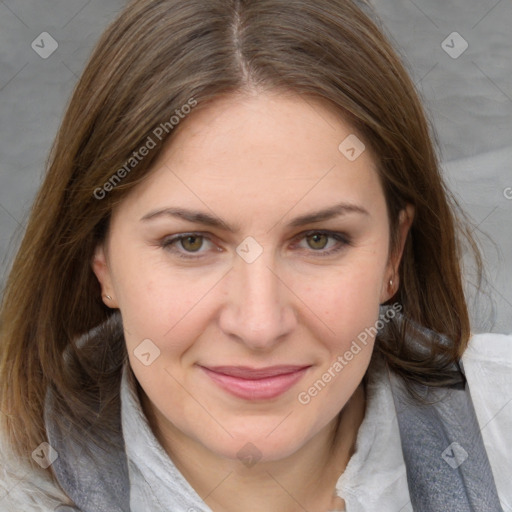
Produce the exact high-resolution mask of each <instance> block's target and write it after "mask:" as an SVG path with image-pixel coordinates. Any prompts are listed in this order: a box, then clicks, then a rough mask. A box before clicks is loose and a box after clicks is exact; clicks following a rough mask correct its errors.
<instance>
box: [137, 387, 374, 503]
mask: <svg viewBox="0 0 512 512" xmlns="http://www.w3.org/2000/svg"><path fill="white" fill-rule="evenodd" d="M141 395H142V396H141V402H142V406H143V409H144V411H145V413H146V416H147V418H148V420H149V423H150V425H151V427H152V430H153V432H154V433H155V436H156V437H157V439H158V440H159V442H160V443H161V445H162V446H163V448H164V449H165V451H166V452H167V453H168V455H169V456H170V457H171V458H172V460H173V462H174V464H175V465H176V467H177V468H178V470H179V471H180V472H181V473H182V474H183V476H184V477H185V478H186V479H187V481H188V482H189V483H190V485H191V486H192V487H193V488H194V489H195V491H196V492H197V494H198V495H199V496H201V498H202V499H203V500H204V501H205V503H206V504H207V505H208V506H209V507H210V508H211V509H212V511H214V512H239V511H240V510H244V511H246V512H257V511H258V512H259V511H261V510H266V511H268V512H278V511H279V512H296V511H297V510H304V509H305V510H308V511H310V512H325V511H326V510H334V506H335V505H336V506H339V505H342V500H339V499H337V500H336V499H335V498H334V497H333V495H334V493H335V486H336V482H337V481H338V479H339V477H340V476H341V474H342V473H343V472H344V471H345V468H346V466H347V464H348V461H349V459H350V457H351V456H352V454H353V453H354V451H355V442H356V438H357V432H358V430H359V427H360V425H361V423H362V421H363V419H364V414H365V407H366V402H365V388H364V383H363V382H361V384H360V385H359V386H358V388H357V389H356V391H355V392H354V394H353V395H352V397H351V398H350V400H349V401H348V402H347V403H346V405H345V407H344V408H343V409H342V411H341V412H340V414H339V415H337V416H336V417H335V418H333V420H332V421H331V422H329V423H328V424H327V425H326V426H325V427H324V428H323V429H322V430H320V431H319V432H318V433H317V434H316V435H315V436H314V437H313V438H311V439H310V440H309V441H308V442H307V443H305V444H304V445H303V446H302V447H301V448H300V449H299V450H297V451H296V452H294V453H293V454H292V455H290V456H288V457H286V458H284V459H280V460H275V461H266V462H258V463H257V464H255V465H254V466H251V467H245V466H244V465H243V464H240V461H239V460H233V459H226V458H222V457H219V456H217V455H216V454H214V453H212V452H211V451H210V450H208V449H207V448H205V447H204V446H203V445H201V444H200V443H197V442H196V441H194V440H191V439H190V438H188V437H187V436H185V435H184V434H183V433H182V432H180V431H179V430H177V429H176V428H175V427H174V428H173V426H172V425H170V424H169V422H165V420H164V419H163V418H159V417H158V412H155V410H154V409H153V408H152V407H151V404H150V402H149V399H148V398H147V396H146V395H145V394H144V393H143V392H141ZM161 425H165V433H164V429H162V428H160V426H161ZM197 461H200V464H198V463H197Z"/></svg>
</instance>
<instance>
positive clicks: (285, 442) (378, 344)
mask: <svg viewBox="0 0 512 512" xmlns="http://www.w3.org/2000/svg"><path fill="white" fill-rule="evenodd" d="M370 14H371V13H370V11H369V9H368V7H367V6H366V5H363V4H360V5H359V4H358V5H356V4H353V3H351V2H348V1H345V0H344V1H342V0H322V1H320V2H318V1H315V2H310V1H296V2H289V1H286V2H285V1H280V0H262V1H258V2H243V1H234V0H233V1H227V0H214V1H212V0H209V1H208V2H205V1H201V0H192V1H190V2H176V1H173V0H135V1H133V2H132V3H131V4H130V5H129V6H128V7H127V8H126V9H125V10H124V11H123V12H122V13H121V15H120V16H119V18H118V19H117V20H116V21H115V22H114V23H113V24H112V25H111V26H110V27H109V28H108V30H107V31H106V32H105V34H104V35H103V37H102V39H101V41H100V42H99V44H98V47H97V48H96V50H95V51H94V53H93V55H92V57H91V59H90V62H89V64H88V65H87V67H86V69H85V71H84V73H83V76H82V78H81V80H80V81H79V83H78V85H77V88H76V90H75V93H74V95H73V98H72V100H71V102H70V105H69V107H68V110H67V113H66V115H65V117H64V120H63V123H62V126H61V129H60V131H59V134H58V136H57V139H56V142H55V145H54V147H53V150H52V154H51V159H50V163H49V168H48V172H47V175H46V179H45V181H44V183H43V185H42V187H41V190H40V192H39V194H38V196H37V198H36V201H35V204H34V208H33V210H32V213H31V218H30V220H29V223H28V226H27V231H26V235H25V238H24V240H23V243H22V245H21V247H20V250H19V253H18V256H17V258H16V260H15V262H14V265H13V268H12V271H11V275H10V278H9V282H8V283H7V287H6V291H5V295H4V301H3V306H2V311H1V323H2V335H1V336H2V338H1V344H2V353H1V354H2V356H1V357H2V359H1V366H0V369H1V382H2V391H1V407H2V411H3V413H4V414H3V415H2V424H3V434H4V446H5V448H4V475H3V486H4V488H5V491H4V494H3V496H2V497H0V498H2V500H1V501H0V507H4V509H5V510H44V511H49V510H61V511H62V510H81V511H83V512H89V511H90V512H93V511H94V512H96V511H103V510H104V511H107V510H108V511H109V512H111V511H129V510H131V511H147V510H151V511H157V510H161V511H164V510H165V511H168V510H172V511H173V512H178V511H179V512H182V511H188V512H194V511H214V512H219V511H222V512H231V511H234V510H245V511H263V510H264V511H280V512H282V511H285V512H292V511H296V510H307V511H310V512H324V511H326V510H347V511H349V512H353V511H363V510H364V511H366V512H368V511H370V510H379V511H382V510H391V511H395V510H421V511H427V510H429V511H430V510H431V511H434V510H436V511H439V510H460V511H463V510H464V511H465V510H467V511H469V510H478V511H483V510H493V511H495V510H502V506H501V505H500V500H501V502H502V503H505V504H507V506H509V505H510V503H511V502H512V495H511V494H510V490H509V488H508V486H505V485H504V483H505V480H503V475H502V473H501V471H502V470H503V468H505V467H506V464H507V461H508V458H507V453H506V451H504V450H501V449H499V448H500V446H499V444H497V443H498V441H500V442H501V441H502V439H499V438H498V441H497V440H496V436H497V435H498V436H499V433H500V428H504V425H506V423H507V422H509V423H510V421H511V412H510V408H509V409H505V410H504V411H505V412H504V413H502V414H500V415H498V416H496V418H494V420H493V421H492V428H489V429H484V430H482V432H480V428H483V426H484V425H483V423H482V421H483V420H482V418H484V417H486V416H485V413H486V411H484V406H485V404H487V403H488V400H490V397H491V395H495V394H496V389H495V388H492V385H491V384H492V382H495V383H499V385H500V386H502V387H501V388H500V389H501V390H502V391H503V392H505V391H506V390H507V389H511V387H510V384H512V378H511V377H510V372H509V371H508V370H510V365H511V361H512V355H511V352H510V348H509V345H510V341H511V340H510V337H508V338H507V337H505V336H502V337H500V336H492V337H491V338H492V343H489V342H488V340H489V338H486V337H482V338H480V339H481V340H482V341H480V340H479V337H478V336H473V337H472V338H471V343H470V342H469V341H470V325H469V319H468V313H467V308H466V303H465V299H464V294H463V286H462V276H461V269H460V266H459V260H460V255H461V241H460V240H459V233H466V235H467V236H468V240H469V241H470V242H472V239H471V236H470V234H469V231H466V232H464V227H463V224H462V223H461V221H459V220H458V217H457V215H456V213H455V207H456V203H455V201H454V200H453V199H452V198H451V196H450V195H449V193H448V191H447V190H446V188H445V186H444V183H443V180H442V178H441V176H440V172H439V164H438V161H437V158H436V155H435V150H434V148H433V144H432V142H431V138H430V134H429V128H428V125H427V123H426V120H425V116H424V113H423V111H422V108H421V105H420V102H419V100H418V97H417V95H416V93H415V91H414V87H413V85H412V83H411V81H410V79H409V78H408V76H407V74H406V72H405V71H404V69H403V67H402V65H401V64H400V61H399V59H398V58H397V56H396V54H395V53H394V51H393V50H392V48H391V47H390V45H389V43H388V42H387V41H386V39H385V37H384V35H383V34H382V32H381V30H380V29H379V27H378V26H377V25H376V23H375V22H374V21H372V20H371V18H370ZM472 243H473V242H472ZM473 248H474V249H475V254H476V257H477V265H480V260H479V256H478V252H477V250H476V246H475V245H474V243H473ZM468 346H469V348H468ZM466 349H467V350H466ZM489 354H492V357H493V359H492V361H494V362H493V363H492V364H493V365H494V366H492V375H491V376H490V377H489V378H490V379H491V380H492V379H494V381H492V382H491V384H490V383H489V381H487V382H484V381H483V379H482V378H481V375H479V373H478V372H479V371H480V372H481V371H489V369H490V368H491V363H490V362H489V360H488V355H489ZM461 360H462V364H461ZM496 361H499V362H496ZM466 378H467V382H466ZM468 383H469V386H470V387H471V395H470V394H469V389H468ZM507 385H508V387H507ZM510 398H512V397H510ZM473 405H474V407H475V409H477V410H476V414H475V410H474V409H473ZM477 415H478V421H477ZM496 433H497V434H496ZM493 436H494V437H493ZM508 451H509V452H510V449H509V448H508ZM7 452H9V453H7ZM508 455H510V453H508ZM509 469H510V468H509Z"/></svg>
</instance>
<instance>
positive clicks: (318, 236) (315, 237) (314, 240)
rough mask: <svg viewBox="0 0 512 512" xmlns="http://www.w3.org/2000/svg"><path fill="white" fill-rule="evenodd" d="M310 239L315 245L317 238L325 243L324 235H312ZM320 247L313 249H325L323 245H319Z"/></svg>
mask: <svg viewBox="0 0 512 512" xmlns="http://www.w3.org/2000/svg"><path fill="white" fill-rule="evenodd" d="M311 238H313V243H314V244H316V243H318V238H323V239H324V242H325V241H326V236H325V235H321V234H317V235H312V236H311ZM320 245H321V247H318V246H317V247H314V248H316V249H323V248H324V247H325V243H323V244H322V243H320Z"/></svg>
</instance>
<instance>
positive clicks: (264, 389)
mask: <svg viewBox="0 0 512 512" xmlns="http://www.w3.org/2000/svg"><path fill="white" fill-rule="evenodd" d="M200 368H201V369H202V370H203V371H204V372H205V373H206V374H207V375H208V376H209V377H210V378H211V379H212V380H213V381H214V382H215V383H216V384H218V385H219V386H220V387H221V388H222V389H224V390H225V391H227V392H228V393H231V394H232V395H234V396H236V397H238V398H243V399H244V400H270V399H272V398H276V397H278V396H280V395H282V394H283V393H285V392H286V391H288V390H289V389H290V388H291V387H292V386H293V385H294V384H296V383H297V382H298V381H299V380H300V379H301V378H302V377H303V375H304V374H305V373H306V371H307V370H308V368H309V367H307V368H302V369H301V370H298V371H296V372H293V373H286V374H284V375H276V376H274V377H267V378H265V379H241V378H239V377H232V376H230V375H224V374H222V373H216V372H213V371H212V370H209V369H208V368H205V367H204V366H201V367H200Z"/></svg>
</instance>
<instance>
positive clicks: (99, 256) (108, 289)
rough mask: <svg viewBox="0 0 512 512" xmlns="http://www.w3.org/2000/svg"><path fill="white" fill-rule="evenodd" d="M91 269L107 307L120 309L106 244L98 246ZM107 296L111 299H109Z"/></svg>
mask: <svg viewBox="0 0 512 512" xmlns="http://www.w3.org/2000/svg"><path fill="white" fill-rule="evenodd" d="M91 267H92V270H93V272H94V274H95V275H96V277H97V279H98V281H99V283H100V286H101V297H102V299H103V302H104V303H105V305H106V306H108V307H109V308H117V307H119V306H118V304H117V300H116V296H115V293H114V287H113V285H112V275H111V272H110V268H109V264H108V258H107V254H106V250H105V247H104V244H99V245H97V246H96V249H95V251H94V255H93V257H92V261H91ZM107 296H109V297H111V299H109V298H107Z"/></svg>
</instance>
